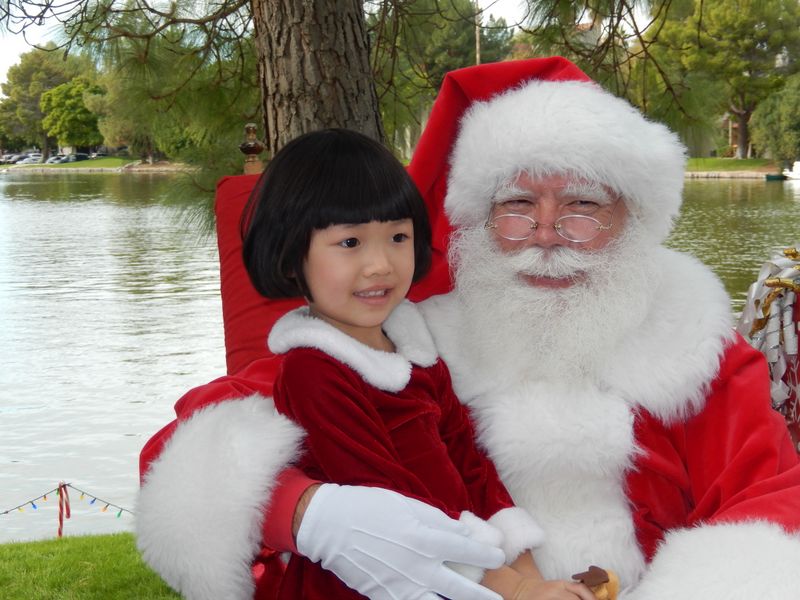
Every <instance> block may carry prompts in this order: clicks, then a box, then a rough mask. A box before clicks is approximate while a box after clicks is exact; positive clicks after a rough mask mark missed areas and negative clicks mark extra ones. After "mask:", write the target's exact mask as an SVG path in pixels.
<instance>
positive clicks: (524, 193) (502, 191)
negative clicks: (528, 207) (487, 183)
mask: <svg viewBox="0 0 800 600" xmlns="http://www.w3.org/2000/svg"><path fill="white" fill-rule="evenodd" d="M530 197H531V193H530V191H528V190H523V189H522V188H520V187H517V186H516V184H514V183H513V182H509V183H505V184H503V185H502V186H500V188H499V189H498V190H497V191H496V192H495V193H494V195H493V196H492V200H493V201H494V202H496V203H500V202H505V201H507V200H516V199H518V198H530Z"/></svg>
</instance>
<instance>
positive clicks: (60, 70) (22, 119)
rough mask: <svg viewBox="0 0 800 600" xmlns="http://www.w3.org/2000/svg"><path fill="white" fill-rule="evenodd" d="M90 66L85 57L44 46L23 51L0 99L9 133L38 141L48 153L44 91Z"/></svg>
mask: <svg viewBox="0 0 800 600" xmlns="http://www.w3.org/2000/svg"><path fill="white" fill-rule="evenodd" d="M50 48H51V49H52V48H53V46H52V45H51V46H50ZM89 68H91V66H90V64H89V63H88V62H87V60H86V59H85V58H80V57H74V56H73V57H69V58H68V59H67V60H66V61H65V60H62V58H61V56H59V55H58V54H56V53H54V52H48V51H45V50H31V51H30V52H26V53H25V54H23V55H22V56H21V57H20V62H19V64H16V65H14V66H12V67H11V68H9V70H8V74H7V79H8V80H7V81H6V83H4V84H2V90H3V94H5V96H6V98H3V99H2V100H0V114H2V115H3V128H4V130H5V132H6V134H8V135H12V136H15V137H18V138H22V139H24V140H25V141H26V142H27V143H31V144H36V145H38V146H40V147H41V148H42V151H43V152H45V153H46V152H47V151H48V149H49V147H50V144H49V143H48V141H49V138H48V135H47V133H46V131H45V129H44V127H43V126H42V121H43V119H44V114H43V112H42V109H41V98H42V94H44V93H45V92H47V91H49V90H52V89H53V88H55V87H58V86H59V85H61V84H62V83H66V82H67V81H68V80H70V79H71V78H72V77H74V76H76V75H78V74H79V73H81V72H82V71H85V70H87V69H89Z"/></svg>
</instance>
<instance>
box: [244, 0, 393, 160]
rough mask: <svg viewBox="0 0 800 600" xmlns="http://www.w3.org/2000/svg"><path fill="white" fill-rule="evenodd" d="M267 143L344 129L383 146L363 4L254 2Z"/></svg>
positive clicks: (271, 148)
mask: <svg viewBox="0 0 800 600" xmlns="http://www.w3.org/2000/svg"><path fill="white" fill-rule="evenodd" d="M251 3H252V11H253V22H254V24H255V42H256V51H257V52H258V56H259V61H258V62H259V64H258V70H259V80H260V82H261V90H262V94H263V105H264V125H265V127H264V136H263V139H264V142H265V145H266V147H267V151H268V152H269V154H270V155H273V154H274V153H275V152H276V150H278V149H280V148H281V147H282V146H283V145H284V144H285V143H286V142H288V141H289V140H291V139H292V138H295V137H297V136H298V135H300V134H303V133H307V132H309V131H314V130H316V129H322V128H325V127H345V128H348V129H354V130H356V131H360V132H361V133H364V134H366V135H368V136H370V137H372V138H375V139H377V140H380V141H383V126H382V124H381V119H380V113H379V110H378V98H377V94H376V92H375V84H374V83H373V79H372V72H371V70H370V65H369V40H368V38H367V34H366V27H365V23H364V9H363V5H362V3H361V1H360V0H330V1H326V2H321V1H317V0H313V1H312V0H251Z"/></svg>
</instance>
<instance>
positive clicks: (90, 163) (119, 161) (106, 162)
mask: <svg viewBox="0 0 800 600" xmlns="http://www.w3.org/2000/svg"><path fill="white" fill-rule="evenodd" d="M131 162H137V163H138V162H139V161H138V160H136V159H133V158H119V157H116V156H106V157H105V158H92V159H90V160H81V161H78V162H72V163H61V164H58V165H39V166H45V167H50V168H53V169H80V168H84V169H118V168H119V167H121V166H123V165H127V164H128V163H131ZM24 166H27V165H24Z"/></svg>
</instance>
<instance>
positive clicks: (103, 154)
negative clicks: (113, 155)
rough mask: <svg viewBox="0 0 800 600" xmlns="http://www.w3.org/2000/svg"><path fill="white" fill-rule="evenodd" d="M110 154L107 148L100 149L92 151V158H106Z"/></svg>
mask: <svg viewBox="0 0 800 600" xmlns="http://www.w3.org/2000/svg"><path fill="white" fill-rule="evenodd" d="M106 156H108V152H106V151H105V150H98V151H97V152H92V154H91V156H90V158H105V157H106Z"/></svg>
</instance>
